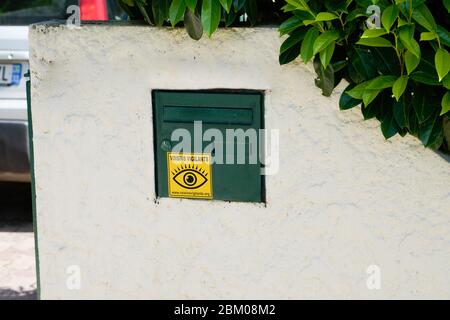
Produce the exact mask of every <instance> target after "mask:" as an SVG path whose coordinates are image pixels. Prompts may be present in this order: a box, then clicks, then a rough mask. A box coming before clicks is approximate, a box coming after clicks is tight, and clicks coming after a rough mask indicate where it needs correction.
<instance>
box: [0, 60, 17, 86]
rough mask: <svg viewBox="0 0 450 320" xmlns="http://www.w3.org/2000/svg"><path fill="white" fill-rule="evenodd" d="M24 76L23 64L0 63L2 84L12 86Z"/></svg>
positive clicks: (0, 83) (0, 80)
mask: <svg viewBox="0 0 450 320" xmlns="http://www.w3.org/2000/svg"><path fill="white" fill-rule="evenodd" d="M21 77H22V65H21V64H0V85H1V86H12V85H18V84H19V83H20V78H21Z"/></svg>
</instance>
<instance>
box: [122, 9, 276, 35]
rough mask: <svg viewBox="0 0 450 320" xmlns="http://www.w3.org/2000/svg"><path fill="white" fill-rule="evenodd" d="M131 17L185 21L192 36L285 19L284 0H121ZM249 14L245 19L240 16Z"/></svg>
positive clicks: (159, 22) (155, 21)
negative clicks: (282, 8)
mask: <svg viewBox="0 0 450 320" xmlns="http://www.w3.org/2000/svg"><path fill="white" fill-rule="evenodd" d="M119 3H120V4H121V6H122V8H123V9H124V10H125V11H126V12H127V13H128V14H129V16H130V17H131V19H142V18H144V20H145V21H147V22H148V23H149V24H151V25H157V26H161V25H163V24H164V23H166V22H168V21H170V23H171V24H172V26H175V25H176V24H178V23H180V22H183V23H184V26H185V28H186V30H187V32H188V33H189V35H190V36H191V37H192V38H193V39H196V40H198V39H200V38H201V37H202V34H203V31H205V32H206V33H207V34H208V36H211V35H212V34H213V33H214V32H215V31H216V29H217V28H218V27H219V24H221V23H222V25H223V26H226V27H230V26H237V25H256V24H273V23H275V24H278V23H280V22H281V21H282V18H283V16H284V15H283V12H282V10H281V6H282V4H283V1H273V0H119ZM244 14H245V15H246V19H242V20H244V21H240V19H239V18H240V17H242V16H243V15H244Z"/></svg>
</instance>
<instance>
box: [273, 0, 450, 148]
mask: <svg viewBox="0 0 450 320" xmlns="http://www.w3.org/2000/svg"><path fill="white" fill-rule="evenodd" d="M427 2H429V3H427ZM373 4H376V5H377V6H378V8H379V15H377V12H376V10H375V9H376V8H375V9H374V11H373V12H374V15H373V16H372V17H371V18H370V19H369V16H370V15H371V13H372V12H371V9H372V8H370V6H371V5H373ZM449 8H450V1H445V0H444V1H442V0H438V1H425V0H396V1H388V0H380V1H371V0H356V1H352V0H341V1H339V0H332V1H328V0H324V1H307V0H287V5H286V6H285V7H284V8H283V10H284V11H285V12H289V13H291V17H290V18H289V19H287V20H286V21H285V22H283V23H282V25H281V26H280V32H281V34H288V35H289V37H288V38H287V39H286V41H284V43H283V45H282V46H281V50H280V63H282V64H283V63H288V62H290V61H292V60H294V59H295V58H297V57H298V56H300V57H301V59H302V60H303V61H304V62H308V61H310V60H313V62H314V68H315V70H316V73H317V75H318V77H317V79H316V85H317V86H318V87H320V88H321V89H322V93H323V94H324V95H326V96H328V95H330V94H331V92H332V90H333V89H334V87H335V86H336V85H337V84H338V83H339V82H340V80H341V79H342V78H345V79H346V80H347V81H348V82H349V83H350V84H349V85H348V87H347V88H346V89H345V91H344V92H343V93H342V95H341V98H340V102H339V106H340V108H341V109H343V110H345V109H350V108H353V107H355V106H357V105H361V110H362V113H363V116H364V118H365V119H369V118H373V117H376V118H377V119H378V120H379V121H380V122H381V130H382V132H383V135H384V136H385V137H386V139H388V138H390V137H392V136H394V135H396V134H397V133H399V134H400V135H402V136H404V135H406V134H407V133H409V134H412V135H415V136H417V137H418V138H419V139H420V140H421V141H422V143H423V144H424V145H425V146H427V147H430V148H433V149H436V148H439V147H440V146H441V145H442V144H443V139H444V130H443V122H444V115H445V114H447V115H448V114H449V111H450V93H449V88H450V74H449V70H450V54H449V53H448V51H447V48H448V47H449V46H450V34H449V32H448V31H447V29H446V27H448V26H447V25H446V24H448V21H449V20H448V17H449V16H448V9H449ZM368 9H369V10H368ZM367 12H369V14H368V13H367ZM368 20H369V21H368ZM367 21H368V22H367ZM366 22H367V23H366ZM377 22H378V25H377ZM369 27H370V28H369Z"/></svg>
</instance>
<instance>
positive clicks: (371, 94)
mask: <svg viewBox="0 0 450 320" xmlns="http://www.w3.org/2000/svg"><path fill="white" fill-rule="evenodd" d="M381 91H382V90H364V92H363V95H362V100H363V103H364V105H366V106H368V105H369V104H371V103H372V101H373V100H374V99H375V98H376V97H377V95H378V94H379V93H380V92H381Z"/></svg>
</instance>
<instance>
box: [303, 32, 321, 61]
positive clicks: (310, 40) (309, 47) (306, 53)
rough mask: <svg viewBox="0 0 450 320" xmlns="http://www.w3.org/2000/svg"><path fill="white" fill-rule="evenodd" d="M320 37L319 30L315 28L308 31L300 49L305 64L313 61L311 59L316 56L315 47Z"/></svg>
mask: <svg viewBox="0 0 450 320" xmlns="http://www.w3.org/2000/svg"><path fill="white" fill-rule="evenodd" d="M318 36H319V30H317V29H316V28H314V27H312V28H310V29H308V31H307V32H306V35H305V38H304V40H303V42H302V46H301V49H300V56H301V57H302V60H303V61H304V62H305V63H307V62H308V61H309V60H311V58H312V57H313V56H314V51H313V45H314V41H315V40H316V39H317V37H318Z"/></svg>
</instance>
